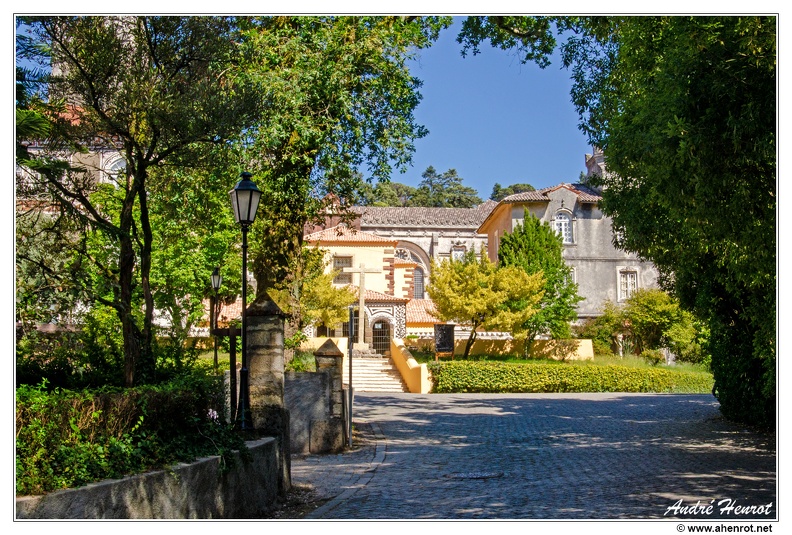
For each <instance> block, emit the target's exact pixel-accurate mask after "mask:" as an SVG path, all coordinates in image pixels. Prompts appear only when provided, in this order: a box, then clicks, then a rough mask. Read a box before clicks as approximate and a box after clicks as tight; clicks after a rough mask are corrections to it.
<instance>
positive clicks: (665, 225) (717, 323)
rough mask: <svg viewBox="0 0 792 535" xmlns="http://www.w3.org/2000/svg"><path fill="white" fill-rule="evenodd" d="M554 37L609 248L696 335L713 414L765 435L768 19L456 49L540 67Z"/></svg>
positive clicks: (768, 399) (477, 31) (533, 21)
mask: <svg viewBox="0 0 792 535" xmlns="http://www.w3.org/2000/svg"><path fill="white" fill-rule="evenodd" d="M553 25H555V28H556V32H558V31H559V30H568V32H569V33H567V34H566V36H568V38H567V37H564V39H565V41H564V42H563V44H562V46H561V52H562V58H563V62H564V65H565V66H567V67H569V68H570V69H571V72H572V77H573V81H574V84H573V88H572V101H573V103H574V104H575V106H576V107H577V109H578V111H579V113H580V117H581V128H582V130H583V131H584V132H586V133H587V134H588V136H589V140H590V142H591V143H592V144H593V145H596V146H599V147H601V148H602V149H603V151H604V154H605V157H606V162H607V173H606V174H605V175H604V176H602V177H600V178H599V179H598V180H597V181H596V182H595V184H599V185H600V186H603V187H604V189H603V194H602V195H603V202H602V209H603V211H604V212H605V213H606V214H607V215H609V216H611V217H612V218H613V227H614V230H615V231H616V232H615V235H616V236H618V241H617V244H618V245H619V246H620V247H622V248H624V249H626V250H628V251H633V252H636V253H638V254H639V255H640V256H641V257H643V258H646V259H649V260H651V261H652V262H653V263H654V264H655V265H656V266H657V267H658V269H659V270H660V273H661V276H662V282H663V284H664V286H665V287H666V288H668V289H669V290H671V291H673V292H674V294H675V295H676V296H678V297H679V299H680V301H681V303H682V304H683V306H685V307H686V308H688V309H689V310H692V311H694V312H695V313H696V314H697V316H698V317H699V318H701V319H703V320H705V321H707V322H708V323H709V326H710V330H711V340H710V344H711V345H710V347H711V350H712V368H713V372H714V375H715V393H716V395H717V397H718V399H719V401H720V403H721V410H722V412H723V413H724V414H725V415H726V416H727V417H729V418H732V419H736V420H740V421H746V422H754V423H761V424H767V425H773V424H774V422H775V384H776V383H775V377H776V364H775V347H776V336H775V332H776V313H775V311H776V223H775V222H776V197H777V193H776V142H775V128H774V125H775V124H776V65H777V53H776V50H777V49H776V44H777V37H776V26H777V21H776V18H775V17H763V16H762V17H757V16H730V17H711V16H696V17H682V16H663V17H657V16H654V17H582V18H541V17H540V18H533V17H525V18H519V17H486V18H469V19H468V20H467V21H466V23H465V27H464V31H463V33H462V34H461V35H460V42H462V43H463V45H464V46H465V50H471V49H472V50H473V52H475V51H476V47H477V46H478V45H479V44H480V43H482V42H484V41H486V40H489V41H490V42H491V43H492V44H493V45H494V46H497V47H500V48H504V49H510V50H516V51H517V52H518V53H520V54H521V55H522V59H523V61H538V62H539V63H540V65H542V64H546V60H547V56H548V54H549V52H550V50H552V48H553V44H554V42H555V36H554V35H553V31H552V26H553Z"/></svg>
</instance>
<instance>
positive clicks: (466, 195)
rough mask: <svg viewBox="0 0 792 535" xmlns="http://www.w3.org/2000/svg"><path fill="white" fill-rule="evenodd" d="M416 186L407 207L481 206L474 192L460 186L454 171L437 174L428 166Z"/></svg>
mask: <svg viewBox="0 0 792 535" xmlns="http://www.w3.org/2000/svg"><path fill="white" fill-rule="evenodd" d="M421 177H422V178H423V180H421V182H420V183H419V184H418V188H417V189H416V191H415V193H414V195H413V196H412V198H411V199H410V200H409V201H408V202H407V206H430V207H435V208H472V207H474V206H476V205H477V204H481V198H480V197H479V196H478V194H477V193H476V190H475V189H473V188H471V187H469V186H465V185H463V184H462V177H460V176H459V175H458V174H457V172H456V169H449V170H447V171H445V172H444V173H438V172H437V171H435V168H434V167H432V166H429V167H427V168H426V171H424V172H423V173H422V174H421Z"/></svg>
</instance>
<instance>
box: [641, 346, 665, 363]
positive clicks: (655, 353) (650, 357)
mask: <svg viewBox="0 0 792 535" xmlns="http://www.w3.org/2000/svg"><path fill="white" fill-rule="evenodd" d="M641 358H642V359H644V360H646V362H648V363H649V364H651V365H652V366H657V365H658V364H660V363H661V362H664V361H665V357H664V356H663V352H662V351H660V350H659V349H644V350H643V351H642V352H641Z"/></svg>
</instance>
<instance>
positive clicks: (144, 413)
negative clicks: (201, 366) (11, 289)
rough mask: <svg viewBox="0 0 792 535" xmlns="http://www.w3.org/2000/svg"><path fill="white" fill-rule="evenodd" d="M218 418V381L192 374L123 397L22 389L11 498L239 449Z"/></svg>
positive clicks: (109, 392)
mask: <svg viewBox="0 0 792 535" xmlns="http://www.w3.org/2000/svg"><path fill="white" fill-rule="evenodd" d="M223 412H224V391H223V388H222V382H221V380H220V379H219V378H218V377H215V376H211V375H206V374H201V373H197V372H196V373H190V374H184V375H182V376H179V377H177V378H175V379H173V380H172V381H171V382H169V383H167V384H164V385H159V386H146V387H139V388H134V389H128V390H121V389H117V388H105V389H101V390H96V391H70V390H64V389H55V390H53V391H48V389H47V385H46V383H42V384H41V385H39V386H36V387H32V386H28V385H23V386H21V387H19V388H18V389H17V392H16V492H17V494H19V495H30V494H41V493H45V492H49V491H53V490H57V489H61V488H69V487H77V486H80V485H84V484H86V483H90V482H92V481H98V480H101V479H106V478H118V477H121V476H123V475H125V474H130V473H136V472H141V471H145V470H149V469H153V468H158V467H163V466H166V465H168V464H171V463H174V462H189V461H192V460H194V459H195V458H196V457H200V456H206V455H225V454H226V453H227V452H229V451H230V450H232V449H240V448H243V447H244V442H243V441H242V439H241V438H239V437H238V436H237V435H236V434H235V433H233V431H232V429H231V428H230V426H228V425H226V424H225V423H223V422H224V421H225V418H224V414H223Z"/></svg>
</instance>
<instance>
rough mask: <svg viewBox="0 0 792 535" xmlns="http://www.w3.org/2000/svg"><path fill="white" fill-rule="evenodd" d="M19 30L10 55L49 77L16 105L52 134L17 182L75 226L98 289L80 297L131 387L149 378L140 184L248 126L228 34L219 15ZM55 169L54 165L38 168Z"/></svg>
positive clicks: (57, 20) (146, 249)
mask: <svg viewBox="0 0 792 535" xmlns="http://www.w3.org/2000/svg"><path fill="white" fill-rule="evenodd" d="M25 22H26V23H27V24H28V28H29V32H30V34H29V37H28V46H25V47H21V48H20V49H18V52H19V54H20V57H21V58H22V59H29V60H33V61H38V62H39V64H40V65H42V66H46V67H49V64H50V62H51V66H52V67H51V75H50V76H48V77H47V78H46V80H45V82H46V84H42V85H41V86H40V87H39V88H38V92H37V93H36V94H35V95H34V98H28V99H26V101H24V102H18V107H19V108H21V109H22V110H28V111H29V110H34V111H38V112H39V113H40V114H41V115H43V116H44V117H46V118H47V120H48V121H49V122H50V125H51V127H50V128H49V130H48V134H49V137H48V138H47V139H46V140H39V141H42V142H43V143H42V144H41V147H42V149H41V150H39V151H37V152H36V153H35V156H34V158H31V159H35V160H37V161H36V164H38V165H35V164H34V165H32V166H30V165H25V167H22V168H20V169H21V170H22V171H21V172H22V173H23V175H24V176H21V177H18V183H22V184H26V185H27V186H28V190H27V192H26V194H29V193H32V192H33V193H38V195H39V196H43V197H45V198H47V199H48V200H49V201H50V202H53V203H55V205H56V206H58V207H59V209H60V210H61V211H62V212H63V213H65V214H68V215H69V216H70V217H72V218H73V219H74V220H75V221H76V222H78V223H79V224H81V225H82V231H81V232H82V233H83V235H84V237H85V239H83V240H80V241H79V244H80V246H81V250H80V254H81V255H82V257H83V258H84V259H85V260H86V261H87V262H89V263H90V264H92V266H93V273H94V275H95V277H97V278H98V280H99V281H100V284H99V285H94V287H93V288H92V290H91V292H89V293H88V292H86V294H85V295H90V296H91V297H92V298H93V300H95V301H96V302H98V303H101V304H103V305H106V306H109V307H111V308H112V309H113V310H115V311H116V313H117V316H118V319H119V322H120V327H121V328H120V330H121V332H122V333H123V343H124V355H125V379H126V383H127V384H128V385H131V384H133V383H134V382H135V381H136V375H137V376H138V378H144V379H146V380H150V379H152V374H153V371H154V349H153V344H154V328H153V316H154V308H155V304H154V292H153V288H152V280H151V270H152V250H153V248H154V231H153V230H152V221H151V213H150V210H149V206H150V205H149V203H150V199H149V193H150V180H153V179H150V175H151V172H152V170H153V169H156V168H157V167H160V166H163V165H165V164H170V165H175V164H178V163H180V162H181V163H183V162H184V160H180V158H184V157H185V156H186V154H187V153H194V151H195V149H196V148H197V147H199V146H201V145H204V144H216V143H219V142H221V141H223V140H227V139H229V138H230V137H232V136H233V135H236V133H237V132H238V131H239V130H241V129H243V128H245V127H247V126H250V125H251V124H252V123H251V120H252V119H253V118H254V117H255V116H256V115H257V110H258V103H257V101H256V100H255V99H252V98H250V97H251V92H250V91H248V87H247V86H246V84H245V83H244V81H242V80H240V79H239V78H238V77H234V76H233V74H232V69H231V67H232V66H233V65H234V64H236V63H237V62H238V61H239V53H238V50H237V47H236V46H235V44H234V39H233V38H232V35H233V33H234V31H235V28H234V25H233V24H232V23H231V21H230V20H229V19H227V18H220V17H35V18H28V19H25ZM44 103H46V104H44ZM64 154H65V155H66V158H65V160H64ZM113 154H120V156H121V162H122V165H121V166H120V167H119V168H118V169H117V172H115V173H113V172H110V169H109V168H108V167H109V166H108V164H107V162H104V161H103V160H102V158H103V157H105V156H112V155H113ZM58 160H59V161H61V162H62V163H63V164H64V165H62V166H61V167H55V166H52V165H49V166H42V165H40V162H50V161H58ZM22 163H25V164H27V163H29V162H22ZM195 163H196V162H195V161H193V162H192V165H195ZM25 170H30V171H36V172H28V173H25ZM27 198H28V199H30V197H29V196H28V197H27ZM89 231H90V233H89ZM90 234H92V235H90ZM138 300H140V301H142V307H141V306H139V302H140V301H138ZM141 309H142V311H143V312H142V315H141V314H139V313H138V311H139V310H141ZM141 316H142V317H141Z"/></svg>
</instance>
